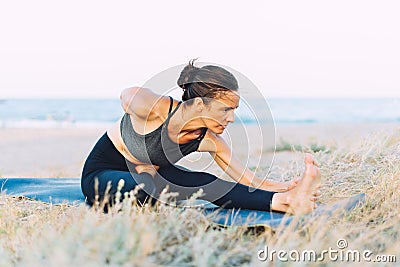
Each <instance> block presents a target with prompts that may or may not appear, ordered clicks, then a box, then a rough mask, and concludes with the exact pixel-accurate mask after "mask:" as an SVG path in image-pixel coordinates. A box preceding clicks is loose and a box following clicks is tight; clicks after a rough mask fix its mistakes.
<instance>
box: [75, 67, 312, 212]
mask: <svg viewBox="0 0 400 267" xmlns="http://www.w3.org/2000/svg"><path fill="white" fill-rule="evenodd" d="M177 83H178V85H179V86H180V87H181V88H182V89H183V95H182V101H176V100H174V99H172V98H171V97H168V96H162V95H158V94H156V93H154V92H152V91H151V90H150V89H147V88H140V87H133V88H129V89H125V90H124V91H123V92H122V94H121V104H122V107H123V109H124V111H125V115H124V116H123V117H122V118H121V119H120V120H119V121H118V122H117V123H116V124H115V125H114V126H112V127H111V128H110V129H108V130H107V131H106V133H105V134H104V135H103V136H102V137H101V138H100V139H99V140H98V142H97V143H96V145H95V146H94V148H93V150H92V151H91V153H90V154H89V156H88V158H87V160H86V162H85V165H84V168H83V172H82V182H81V184H82V192H83V194H84V195H85V197H86V199H87V202H88V203H89V204H90V205H93V203H94V200H95V199H96V195H97V196H98V197H99V198H100V200H102V199H103V198H104V196H105V193H106V188H107V184H108V183H110V185H111V189H110V191H109V192H108V194H109V199H108V201H109V202H110V204H112V200H113V199H115V193H116V192H117V185H118V182H119V181H120V180H121V179H122V180H124V186H123V187H122V190H121V193H122V194H124V193H125V192H130V191H131V190H133V189H134V188H135V187H136V186H137V185H138V184H140V183H143V184H144V188H143V189H141V190H139V191H138V194H137V199H138V201H139V202H140V203H144V202H145V201H147V200H148V199H152V201H155V199H156V198H157V195H158V194H159V192H160V190H162V189H163V188H164V187H165V186H166V185H168V186H169V191H170V192H178V193H179V199H185V198H188V197H190V196H191V195H192V194H193V193H195V192H197V191H198V190H199V188H202V189H203V194H204V195H203V196H202V197H201V198H202V199H205V200H208V201H211V202H212V203H214V204H216V205H219V206H223V207H225V208H242V209H254V210H264V211H269V210H275V211H281V212H289V213H295V214H302V213H307V212H310V211H312V210H313V208H315V201H316V198H317V196H318V187H319V183H320V173H319V169H318V167H317V165H316V164H314V160H313V158H312V156H311V155H309V154H307V155H306V157H305V164H306V168H305V172H304V175H303V177H302V179H301V180H296V179H295V180H292V181H290V182H286V183H281V182H274V181H269V180H262V179H260V178H257V177H256V176H255V174H254V173H253V172H251V171H250V170H248V169H247V168H246V167H245V166H244V165H242V164H241V163H240V162H239V161H238V160H237V159H236V158H235V157H234V156H233V155H232V151H231V149H230V148H229V146H228V145H227V144H226V143H225V141H224V140H223V138H221V136H220V134H221V133H223V132H224V130H225V128H226V127H227V125H228V124H229V123H232V122H234V110H235V109H236V108H237V107H238V104H239V100H240V96H239V94H238V82H237V80H236V78H235V77H234V76H233V75H232V74H231V73H230V72H228V71H227V70H225V69H224V68H221V67H218V66H213V65H207V66H203V67H201V68H198V67H195V66H194V60H192V61H190V62H189V64H188V65H187V66H186V67H185V68H184V69H183V70H182V72H181V74H180V77H179V79H178V81H177ZM194 151H200V152H209V153H210V154H211V155H212V156H213V158H214V160H215V161H216V163H217V164H218V165H219V166H220V167H221V168H222V169H223V170H224V171H225V172H226V173H227V174H228V175H229V176H230V177H231V178H232V179H233V180H235V181H236V183H232V182H228V181H225V180H222V179H220V178H218V177H216V176H214V175H212V174H209V173H206V172H195V171H190V170H187V169H184V168H182V167H179V166H177V165H175V163H176V162H177V161H178V160H179V159H181V158H182V157H184V156H186V155H188V154H189V153H192V152H194ZM250 187H251V188H250ZM256 188H257V189H256ZM250 189H251V190H250ZM149 196H150V197H149Z"/></svg>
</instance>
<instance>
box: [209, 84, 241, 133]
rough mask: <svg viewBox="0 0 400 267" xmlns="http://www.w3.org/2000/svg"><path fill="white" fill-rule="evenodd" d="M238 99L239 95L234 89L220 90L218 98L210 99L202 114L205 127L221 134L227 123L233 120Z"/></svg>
mask: <svg viewBox="0 0 400 267" xmlns="http://www.w3.org/2000/svg"><path fill="white" fill-rule="evenodd" d="M239 101H240V96H239V94H238V93H236V92H234V91H226V92H222V93H221V94H220V97H219V98H214V99H211V100H210V102H209V103H208V104H207V105H205V108H204V110H203V114H202V117H203V120H204V122H205V123H206V127H207V128H208V129H209V130H210V131H212V132H214V133H216V134H222V133H223V132H224V130H225V129H226V127H227V126H228V124H229V123H231V122H234V121H235V114H234V111H235V109H236V108H237V107H238V106H239Z"/></svg>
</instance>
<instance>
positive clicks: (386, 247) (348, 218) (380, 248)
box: [0, 125, 400, 266]
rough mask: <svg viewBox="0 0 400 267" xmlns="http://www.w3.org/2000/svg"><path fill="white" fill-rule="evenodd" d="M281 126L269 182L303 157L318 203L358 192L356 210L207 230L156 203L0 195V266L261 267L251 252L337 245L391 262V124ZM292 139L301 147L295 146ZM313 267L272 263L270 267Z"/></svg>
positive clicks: (394, 195) (398, 166) (397, 142)
mask: <svg viewBox="0 0 400 267" xmlns="http://www.w3.org/2000/svg"><path fill="white" fill-rule="evenodd" d="M282 127H283V126H282ZM286 127H287V128H286V132H285V129H284V127H283V128H281V130H282V129H283V130H282V131H281V132H279V128H278V139H277V140H278V147H279V146H281V148H282V151H281V152H278V153H277V157H276V160H275V163H274V165H273V167H272V169H271V170H270V171H271V173H270V176H271V177H273V178H274V179H281V178H282V177H293V176H297V175H298V174H300V173H302V171H303V164H302V158H303V153H304V151H313V154H314V156H315V158H316V159H317V161H318V162H319V164H320V166H321V172H322V179H323V188H322V190H323V194H322V196H321V198H320V202H321V203H330V202H333V201H336V200H340V199H343V198H346V197H349V196H352V195H355V194H358V193H361V192H363V193H366V202H365V204H364V205H363V206H360V207H357V208H356V209H355V210H353V211H351V212H348V213H346V214H341V215H340V216H332V217H330V218H323V217H321V218H315V219H313V220H312V221H310V222H309V223H307V224H305V225H304V226H302V227H300V228H292V227H287V228H282V229H278V230H275V231H273V230H271V229H248V228H245V227H228V228H223V227H217V226H215V225H213V224H212V223H211V222H210V221H209V220H208V219H207V217H205V216H204V215H202V214H201V213H200V212H199V211H198V210H196V209H180V208H173V207H171V206H167V205H163V204H158V205H157V206H155V207H150V206H145V207H143V208H140V207H138V206H136V205H131V202H130V201H131V200H132V199H131V200H130V201H126V202H124V203H121V204H120V205H119V207H116V208H115V209H113V210H112V211H111V212H110V213H108V214H104V213H102V212H100V211H96V210H94V209H88V208H87V207H86V206H85V205H76V206H68V205H51V204H45V203H40V202H36V201H31V200H29V199H26V198H16V197H11V196H6V195H4V194H1V195H0V266H158V265H168V266H265V265H267V264H270V262H268V261H266V262H262V261H260V260H259V259H258V256H257V252H258V251H259V250H260V249H263V248H264V247H265V246H266V245H267V246H268V248H269V249H270V250H272V249H275V250H285V251H287V252H289V251H291V250H297V251H303V250H312V249H314V250H315V251H316V252H322V250H324V249H329V248H330V247H331V248H333V249H338V247H337V240H339V239H345V240H346V241H347V243H348V247H347V249H351V250H359V251H361V252H362V251H364V250H370V251H372V252H373V255H372V256H371V258H372V259H374V257H375V256H376V255H378V254H380V255H395V256H396V257H397V259H396V260H397V262H398V261H399V260H400V259H399V256H400V255H399V251H400V243H399V242H398V238H399V233H400V226H399V221H400V194H399V192H400V128H399V126H398V125H390V127H389V126H388V127H386V128H385V127H382V126H380V127H377V126H376V125H374V126H372V125H371V126H368V125H367V126H366V125H364V126H363V127H365V128H363V129H364V131H363V132H362V131H361V130H359V131H358V132H353V131H352V128H351V127H354V126H351V127H350V126H348V127H349V128H345V127H344V126H326V127H333V128H334V127H337V128H338V129H342V130H341V132H340V133H339V132H335V131H334V130H326V128H318V127H321V126H309V127H308V130H307V126H297V127H296V126H286ZM288 127H289V129H288ZM313 127H314V128H313ZM315 127H317V130H316V129H315ZM333 128H332V129H333ZM310 129H311V130H310ZM313 129H314V131H313ZM322 129H325V130H322ZM335 129H336V128H335ZM358 129H361V128H358ZM365 129H369V130H368V131H366V130H365ZM321 131H326V133H325V134H324V133H323V132H321ZM346 131H347V133H349V134H348V135H346V134H345V133H346ZM310 132H311V133H310ZM98 133H100V132H94V133H92V134H93V135H97V134H98ZM361 133H364V134H361ZM357 134H358V135H357ZM301 135H303V137H304V138H303V139H299V138H300V136H301ZM339 135H341V136H340V137H338V136H339ZM3 136H4V133H3ZM14 136H15V135H14ZM349 136H351V137H352V138H348V137H349ZM355 136H356V137H355ZM347 138H348V139H347ZM92 142H93V141H92ZM86 146H88V145H86ZM3 147H4V144H3ZM313 148H314V149H313ZM297 149H301V151H298V150H297ZM3 151H4V150H3ZM264 152H265V153H270V152H268V151H264ZM3 160H4V158H3ZM75 160H76V159H75ZM76 161H78V162H79V161H80V160H76ZM280 163H282V164H280ZM14 168H16V169H18V168H17V166H14ZM61 171H62V170H61ZM262 171H265V170H262V169H261V170H260V172H262ZM15 174H17V172H16V173H15ZM71 174H73V175H71V176H74V173H71ZM16 176H18V175H16ZM21 176H23V175H21ZM32 176H33V175H32ZM164 197H166V198H167V197H168V193H166V194H165V195H164ZM118 210H120V211H118ZM324 263H325V264H326V265H333V264H335V263H336V264H337V265H340V266H357V265H365V263H363V262H362V261H361V262H359V263H354V262H352V261H350V262H346V261H340V260H337V261H336V262H334V261H331V260H330V259H329V258H328V257H327V255H326V257H325V261H324ZM319 264H321V262H313V261H302V262H291V261H290V260H289V264H288V263H287V262H286V263H285V262H281V261H279V260H278V259H277V258H275V261H274V266H283V265H285V266H287V265H293V266H299V265H300V266H301V265H304V266H313V265H315V266H317V265H319ZM375 264H376V265H379V266H395V265H396V263H375ZM397 264H398V263H397Z"/></svg>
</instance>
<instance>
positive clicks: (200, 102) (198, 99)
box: [193, 97, 204, 112]
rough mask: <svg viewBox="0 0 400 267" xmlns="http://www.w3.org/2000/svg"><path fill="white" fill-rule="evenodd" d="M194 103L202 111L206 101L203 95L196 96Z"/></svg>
mask: <svg viewBox="0 0 400 267" xmlns="http://www.w3.org/2000/svg"><path fill="white" fill-rule="evenodd" d="M193 105H194V106H195V107H196V110H197V111H198V112H202V111H203V108H204V101H203V99H202V98H201V97H196V98H195V99H194V101H193Z"/></svg>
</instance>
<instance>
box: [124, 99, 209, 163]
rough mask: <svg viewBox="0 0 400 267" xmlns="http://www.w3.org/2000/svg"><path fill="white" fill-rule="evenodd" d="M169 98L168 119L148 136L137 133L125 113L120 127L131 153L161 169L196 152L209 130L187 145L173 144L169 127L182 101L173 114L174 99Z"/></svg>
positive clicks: (203, 129)
mask: <svg viewBox="0 0 400 267" xmlns="http://www.w3.org/2000/svg"><path fill="white" fill-rule="evenodd" d="M169 98H170V100H171V102H170V106H169V111H168V117H167V119H166V120H165V121H164V123H163V124H161V125H160V127H158V128H157V129H155V130H154V131H152V132H150V133H148V134H145V135H142V134H138V133H137V132H135V130H134V129H133V127H132V122H131V120H130V115H129V114H128V113H125V114H124V116H123V117H122V120H121V125H120V129H121V136H122V140H123V141H124V143H125V145H126V147H127V148H128V150H129V152H130V153H131V154H132V155H133V156H134V157H135V158H137V159H138V160H140V161H141V162H144V163H149V164H153V165H157V166H160V167H161V166H168V165H170V164H174V163H176V162H177V161H178V160H180V159H181V158H183V157H184V156H186V155H188V154H190V153H192V152H194V151H196V150H197V149H198V148H199V145H200V142H201V140H203V138H204V135H205V134H206V132H207V128H202V132H201V135H200V136H199V137H198V138H197V139H194V140H191V141H189V142H187V143H185V144H177V143H175V142H173V141H172V140H171V139H170V138H169V136H168V132H167V127H168V123H169V120H170V118H171V117H172V116H173V115H174V113H175V112H176V111H177V109H178V107H179V106H180V104H181V103H182V102H181V101H180V102H179V103H178V105H177V106H176V108H175V109H174V110H173V111H172V113H171V110H172V105H173V99H172V97H169Z"/></svg>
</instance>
